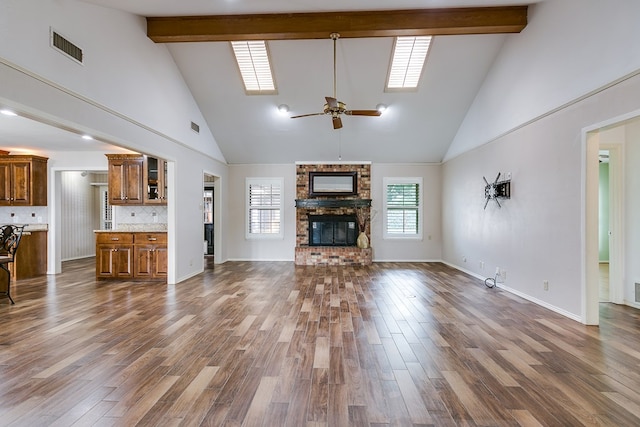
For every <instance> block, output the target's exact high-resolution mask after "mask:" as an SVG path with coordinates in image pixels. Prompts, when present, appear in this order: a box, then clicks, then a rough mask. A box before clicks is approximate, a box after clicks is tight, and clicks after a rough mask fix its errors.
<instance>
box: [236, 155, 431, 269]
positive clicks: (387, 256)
mask: <svg viewBox="0 0 640 427" xmlns="http://www.w3.org/2000/svg"><path fill="white" fill-rule="evenodd" d="M295 174H296V167H295V164H291V165H287V164H282V165H271V164H268V165H230V166H229V198H228V200H229V204H228V210H229V227H228V228H227V229H226V237H225V239H226V241H227V247H228V258H229V259H232V260H287V261H293V260H294V255H295V253H294V251H295V246H296V235H295V233H296V211H295V198H296V182H295V179H296V175H295ZM248 177H253V178H269V177H282V178H284V187H285V188H284V199H283V200H284V217H283V224H284V239H266V240H257V239H247V238H246V237H245V227H246V213H245V209H246V200H245V192H246V190H245V185H246V178H248ZM384 177H422V178H423V186H424V188H423V197H424V202H425V203H424V211H423V212H424V223H423V226H424V234H423V239H421V240H407V239H402V240H399V239H398V240H394V239H383V238H382V230H383V229H382V202H383V191H384V190H383V185H382V179H383V178H384ZM371 198H372V200H373V201H372V212H375V211H377V213H375V214H374V215H375V217H374V220H373V222H372V224H371V234H372V235H371V245H372V248H373V254H374V260H375V261H396V262H402V261H432V260H440V259H441V249H440V248H441V244H442V233H441V217H440V213H441V165H438V164H434V165H432V164H372V165H371Z"/></svg>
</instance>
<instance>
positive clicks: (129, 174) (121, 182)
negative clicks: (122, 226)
mask: <svg viewBox="0 0 640 427" xmlns="http://www.w3.org/2000/svg"><path fill="white" fill-rule="evenodd" d="M107 159H109V203H110V204H112V205H166V204H167V162H166V161H165V160H163V159H160V158H158V157H152V156H146V155H144V156H143V155H141V154H107Z"/></svg>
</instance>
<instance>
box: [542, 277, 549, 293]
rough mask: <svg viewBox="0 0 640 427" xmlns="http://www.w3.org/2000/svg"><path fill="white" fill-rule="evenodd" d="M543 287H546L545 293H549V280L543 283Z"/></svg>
mask: <svg viewBox="0 0 640 427" xmlns="http://www.w3.org/2000/svg"><path fill="white" fill-rule="evenodd" d="M542 286H543V287H544V290H545V291H548V290H549V281H548V280H545V281H543V282H542Z"/></svg>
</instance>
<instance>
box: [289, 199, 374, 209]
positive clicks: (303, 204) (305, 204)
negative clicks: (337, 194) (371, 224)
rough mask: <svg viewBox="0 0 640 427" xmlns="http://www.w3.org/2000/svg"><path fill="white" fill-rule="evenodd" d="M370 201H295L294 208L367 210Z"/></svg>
mask: <svg viewBox="0 0 640 427" xmlns="http://www.w3.org/2000/svg"><path fill="white" fill-rule="evenodd" d="M368 207H371V199H296V208H299V209H316V208H368Z"/></svg>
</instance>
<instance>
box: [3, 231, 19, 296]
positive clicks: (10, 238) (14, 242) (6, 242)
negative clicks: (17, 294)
mask: <svg viewBox="0 0 640 427" xmlns="http://www.w3.org/2000/svg"><path fill="white" fill-rule="evenodd" d="M24 227H25V226H24V225H10V224H7V225H2V226H0V268H1V269H3V270H4V271H6V272H7V290H6V291H4V293H5V294H6V295H7V297H8V298H9V301H11V304H15V302H13V298H11V270H9V263H12V262H14V261H15V259H16V252H17V251H18V245H20V239H21V238H22V231H23V230H24ZM0 293H3V291H0Z"/></svg>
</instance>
